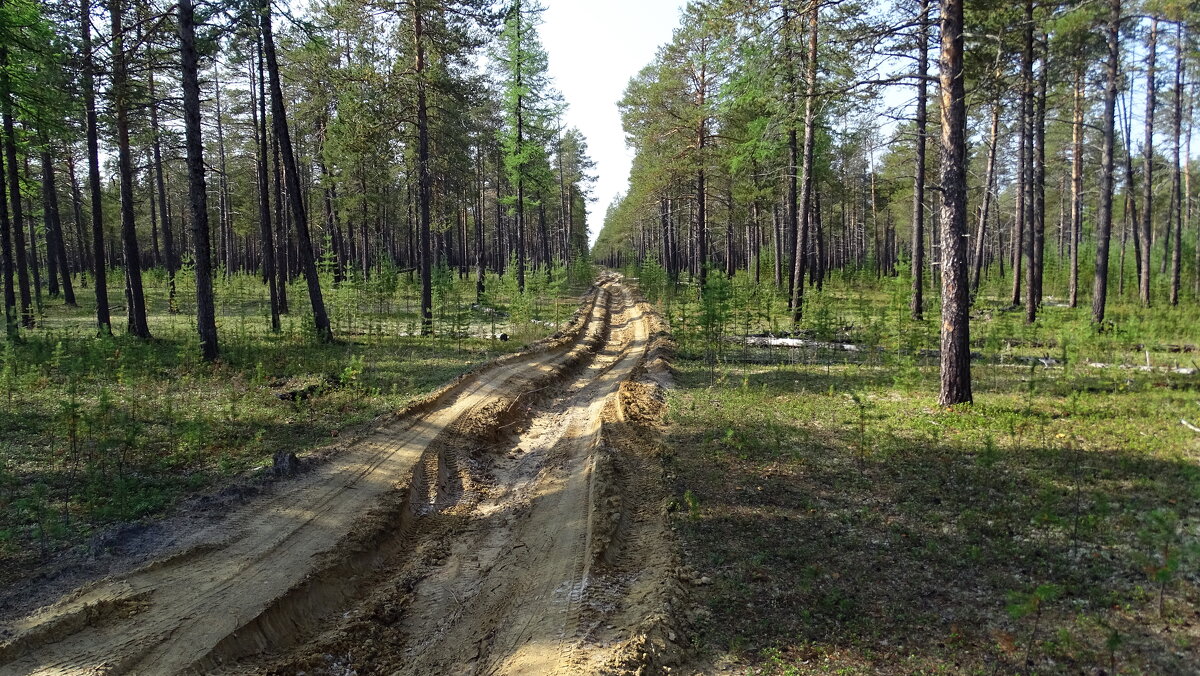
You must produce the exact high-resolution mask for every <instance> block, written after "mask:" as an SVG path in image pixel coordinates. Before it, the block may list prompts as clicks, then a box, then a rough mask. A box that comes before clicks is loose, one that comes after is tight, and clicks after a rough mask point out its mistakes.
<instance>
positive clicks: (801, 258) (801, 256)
mask: <svg viewBox="0 0 1200 676" xmlns="http://www.w3.org/2000/svg"><path fill="white" fill-rule="evenodd" d="M820 10H821V4H820V2H818V0H813V1H812V6H811V7H810V8H809V10H808V55H807V56H808V63H807V68H806V70H807V74H806V75H807V79H808V82H807V83H806V85H807V88H808V91H807V93H806V94H805V100H804V149H803V159H802V162H803V164H802V166H801V169H800V214H799V215H800V219H801V221H802V222H801V224H800V236H799V238H798V239H797V242H796V255H795V261H794V265H793V271H794V276H795V287H794V288H793V289H792V322H793V323H796V322H799V321H800V318H801V317H802V316H803V312H804V266H805V264H806V263H807V262H808V231H809V225H810V220H811V219H810V212H811V211H812V192H813V191H812V184H813V180H812V161H813V143H814V129H813V126H814V124H816V110H815V99H816V91H817V40H818V33H817V29H818V27H819V21H820Z"/></svg>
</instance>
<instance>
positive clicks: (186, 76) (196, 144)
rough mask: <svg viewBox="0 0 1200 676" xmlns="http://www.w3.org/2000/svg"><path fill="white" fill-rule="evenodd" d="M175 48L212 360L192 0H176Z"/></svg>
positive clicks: (207, 355)
mask: <svg viewBox="0 0 1200 676" xmlns="http://www.w3.org/2000/svg"><path fill="white" fill-rule="evenodd" d="M179 50H180V60H181V64H182V68H181V75H182V80H183V123H184V130H185V137H186V143H185V145H186V146H187V170H188V193H189V195H190V201H191V207H192V241H193V246H194V248H195V252H196V257H195V260H196V266H195V267H196V323H197V328H198V329H199V332H200V354H201V355H202V356H203V357H204V359H205V360H206V361H214V360H215V359H216V358H217V355H218V348H217V323H216V310H215V304H214V302H213V286H212V253H211V252H210V250H209V246H210V245H209V232H208V187H207V185H206V181H205V179H204V143H203V141H202V139H201V128H200V80H199V69H200V66H199V55H198V54H197V53H196V27H195V16H194V10H193V9H192V0H179Z"/></svg>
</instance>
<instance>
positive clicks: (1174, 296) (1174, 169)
mask: <svg viewBox="0 0 1200 676" xmlns="http://www.w3.org/2000/svg"><path fill="white" fill-rule="evenodd" d="M1183 53H1184V52H1183V25H1182V24H1177V25H1176V26H1175V115H1174V129H1173V130H1172V136H1173V137H1174V141H1175V143H1174V162H1172V163H1171V207H1172V216H1173V217H1174V218H1173V220H1174V223H1175V236H1174V238H1172V239H1171V241H1169V242H1168V244H1170V243H1171V242H1174V244H1175V246H1174V248H1173V249H1172V251H1171V291H1170V303H1171V305H1179V277H1180V272H1181V270H1180V267H1181V265H1182V263H1183V252H1182V249H1183V181H1182V178H1183V177H1182V174H1181V172H1180V164H1179V162H1180V150H1181V148H1180V146H1181V145H1182V143H1181V139H1182V136H1183V58H1184V57H1183ZM1168 225H1169V224H1168Z"/></svg>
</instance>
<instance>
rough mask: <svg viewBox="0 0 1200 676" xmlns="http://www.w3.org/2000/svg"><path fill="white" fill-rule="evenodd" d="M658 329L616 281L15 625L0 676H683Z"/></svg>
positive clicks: (0, 656) (3, 648)
mask: <svg viewBox="0 0 1200 676" xmlns="http://www.w3.org/2000/svg"><path fill="white" fill-rule="evenodd" d="M658 329H659V325H658V324H657V320H656V319H655V318H654V317H652V316H651V313H650V311H649V309H648V307H647V306H646V305H645V304H643V303H639V302H637V301H636V299H635V298H634V297H633V295H632V293H631V292H630V291H629V290H628V289H627V288H625V287H624V286H623V285H622V284H621V283H620V281H619V279H616V278H609V279H606V280H604V281H603V282H602V283H601V284H600V285H599V286H598V288H597V289H596V290H595V292H594V293H593V294H591V295H590V296H589V300H588V302H587V303H586V304H585V307H584V308H583V309H582V310H581V312H580V313H579V314H578V315H577V318H576V320H575V321H574V322H573V323H572V324H571V325H570V326H569V327H568V328H567V329H565V330H564V331H563V332H562V333H561V334H560V335H559V336H558V337H557V338H554V339H550V340H547V341H544V342H543V343H540V344H538V345H536V346H534V347H533V348H532V349H530V350H528V351H526V352H523V353H520V354H518V355H513V356H510V357H505V358H502V359H500V360H497V361H495V362H493V363H491V364H489V365H488V366H486V367H484V368H481V369H478V370H476V371H474V372H472V373H470V374H467V375H466V376H464V377H462V378H460V379H458V380H456V381H455V382H453V383H451V384H450V385H448V386H447V387H445V388H443V389H442V390H440V391H439V392H437V393H435V394H434V395H432V396H431V397H429V398H428V399H427V400H425V401H423V402H421V403H419V404H417V405H415V406H413V407H411V408H410V410H409V411H407V412H405V413H404V414H403V415H400V416H398V417H397V418H396V419H394V420H393V421H391V422H390V423H388V424H386V425H384V426H383V427H381V428H379V429H378V430H376V431H375V432H373V433H372V434H370V435H368V436H366V437H365V438H364V439H362V440H361V441H359V442H357V443H355V444H354V445H352V446H351V447H350V448H348V449H346V450H345V451H344V452H342V453H340V454H338V455H336V456H334V457H333V458H332V459H331V460H330V461H329V462H327V463H326V464H324V465H321V466H319V467H318V468H317V469H316V470H314V471H312V472H310V473H308V474H306V475H303V476H301V477H299V478H296V479H294V480H290V481H288V482H286V483H284V484H283V485H282V486H281V487H280V488H279V489H278V490H275V491H272V492H271V493H270V494H269V495H263V496H261V497H260V498H258V499H256V500H253V501H250V502H248V503H247V504H245V505H244V506H241V507H239V508H237V509H236V510H234V511H232V512H231V513H230V514H229V515H228V516H227V517H226V518H224V519H222V520H220V521H219V522H217V523H215V524H213V525H211V526H209V527H207V528H204V529H202V530H201V531H199V532H197V533H196V534H195V535H194V536H191V537H187V538H183V544H182V545H181V546H180V547H179V548H178V549H177V550H176V551H174V552H172V553H170V554H169V555H167V556H164V557H162V558H160V559H158V560H155V561H153V562H151V563H150V564H148V565H145V566H143V567H141V568H138V569H137V570H134V571H132V572H130V573H128V574H125V575H121V576H119V577H114V578H109V579H105V580H101V581H99V582H97V583H94V584H91V585H89V586H86V587H84V588H81V589H78V590H76V591H74V592H72V593H70V594H67V595H66V596H64V597H63V598H62V599H60V600H59V601H58V602H56V603H54V604H52V605H50V606H47V607H46V608H43V609H41V610H39V611H37V612H35V613H33V614H30V615H28V616H25V617H23V618H20V619H18V620H16V621H14V622H12V623H10V624H9V626H6V627H4V628H3V629H4V631H5V634H4V635H6V636H9V637H10V638H8V639H7V640H6V641H5V642H4V643H3V644H0V675H7V674H124V673H130V674H173V673H212V672H217V673H272V674H295V673H301V672H303V673H307V674H315V673H325V674H367V673H406V674H433V673H464V674H473V673H497V674H506V673H511V674H539V673H580V672H616V673H621V672H630V673H633V672H638V671H642V672H654V671H664V670H669V668H670V666H671V665H672V664H674V663H675V661H676V660H677V659H678V654H679V651H678V650H677V649H676V648H675V646H676V645H677V644H678V643H680V642H681V638H680V637H679V636H678V635H677V629H676V628H675V625H674V623H673V621H672V618H673V617H674V616H675V615H676V613H675V612H674V611H673V608H675V607H677V606H678V603H679V597H680V591H679V588H680V583H679V582H678V579H679V568H678V563H677V559H676V557H675V554H674V552H675V547H674V541H673V538H672V537H671V535H670V532H669V529H668V527H667V525H666V519H665V515H664V492H663V490H662V488H661V484H662V482H661V475H662V469H661V464H660V463H659V461H658V459H657V451H658V441H657V428H656V426H657V423H658V416H659V414H660V411H661V388H662V387H663V386H664V385H665V383H666V379H665V373H666V371H665V368H664V366H663V363H662V360H661V359H659V358H655V357H654V356H653V353H654V350H653V349H652V346H653V345H654V344H655V343H656V341H660V340H661V332H660V331H659V330H658ZM648 355H651V358H650V359H648V358H647V357H648Z"/></svg>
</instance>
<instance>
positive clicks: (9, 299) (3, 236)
mask: <svg viewBox="0 0 1200 676" xmlns="http://www.w3.org/2000/svg"><path fill="white" fill-rule="evenodd" d="M5 165H6V162H5V161H4V154H3V153H0V182H2V181H3V180H4V179H3V177H4V176H5ZM0 263H2V264H3V272H4V328H5V335H6V336H7V338H8V340H10V341H11V340H16V339H17V337H18V334H19V330H18V328H17V326H18V320H17V294H16V289H15V285H14V283H13V247H12V224H11V223H10V222H9V220H8V207H7V206H5V205H4V204H0Z"/></svg>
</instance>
